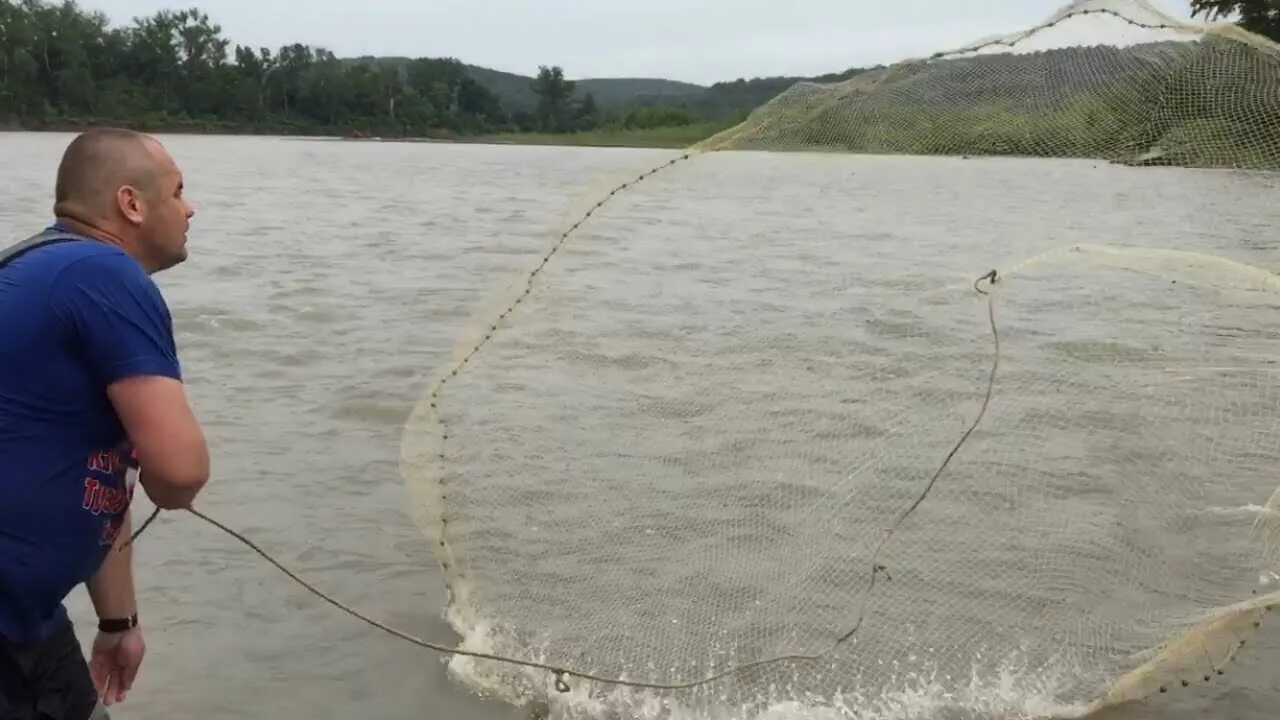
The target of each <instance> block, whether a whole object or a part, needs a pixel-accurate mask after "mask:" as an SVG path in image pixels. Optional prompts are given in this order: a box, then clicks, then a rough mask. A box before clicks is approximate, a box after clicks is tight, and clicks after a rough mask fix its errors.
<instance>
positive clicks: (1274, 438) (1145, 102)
mask: <svg viewBox="0 0 1280 720" xmlns="http://www.w3.org/2000/svg"><path fill="white" fill-rule="evenodd" d="M750 150H766V151H774V150H811V151H820V152H815V153H813V154H811V156H809V157H806V158H805V160H804V161H805V162H806V163H807V164H806V165H805V166H804V178H805V179H804V182H803V183H797V182H795V177H796V170H795V167H794V166H793V165H787V163H788V162H790V161H789V160H788V159H787V158H792V159H794V158H795V155H794V154H786V153H782V154H780V153H772V152H766V153H754V152H719V151H750ZM915 155H935V156H946V157H935V158H932V159H930V160H929V161H928V163H927V164H923V165H922V164H919V163H918V162H916V160H918V158H909V157H904V156H915ZM992 155H1014V156H1024V157H1023V158H1022V159H1016V160H1015V159H1008V158H1005V159H991V158H988V159H981V160H979V159H970V158H974V157H976V156H992ZM965 156H969V158H966V157H965ZM1025 156H1051V157H1054V158H1081V159H1085V160H1083V161H1079V162H1076V161H1065V160H1053V161H1040V160H1028V159H1025ZM1098 161H1111V163H1112V164H1108V163H1105V162H1098ZM1027 162H1044V163H1045V164H1044V167H1043V168H1042V169H1040V170H1038V171H1037V172H1038V173H1039V174H1038V175H1037V177H1039V178H1041V180H1040V182H1042V183H1043V186H1042V187H1041V188H1040V190H1038V191H1037V190H1034V189H1033V190H1031V191H1029V192H1028V191H1026V189H1025V188H1024V189H1022V190H1023V192H1022V194H1021V195H1018V198H1016V199H1010V200H1009V204H1010V207H1008V208H1001V207H993V206H990V205H985V206H976V207H971V208H970V210H969V212H970V214H969V215H965V216H964V217H955V216H954V215H952V216H948V217H946V218H941V217H940V216H938V215H936V214H933V213H932V212H931V211H930V210H929V205H930V203H933V202H941V199H943V198H946V199H949V201H950V204H951V206H952V207H954V206H955V205H956V201H955V198H956V197H960V196H962V193H964V192H965V191H966V189H968V188H973V187H975V186H981V185H983V183H991V182H994V181H993V180H992V179H991V178H992V177H994V176H998V175H999V173H1000V169H1001V168H1002V167H1004V166H1003V165H1001V163H1010V164H1014V163H1027ZM1117 165H1118V166H1117ZM1136 165H1176V166H1180V167H1179V168H1177V172H1182V173H1185V172H1201V173H1204V174H1205V177H1206V178H1208V177H1215V178H1216V177H1217V175H1215V173H1219V174H1220V172H1219V171H1215V170H1205V169H1204V168H1219V169H1229V170H1232V171H1238V170H1254V171H1267V170H1275V169H1280V48H1278V47H1277V46H1276V45H1275V44H1272V43H1269V42H1268V41H1266V40H1263V39H1260V38H1257V37H1254V36H1250V35H1247V34H1245V33H1243V32H1240V31H1238V30H1235V29H1231V28H1224V27H1219V26H1213V27H1199V26H1189V25H1183V24H1180V23H1178V22H1177V21H1175V20H1173V19H1171V18H1168V17H1165V16H1163V15H1161V14H1159V13H1157V12H1156V11H1155V10H1153V9H1152V8H1151V7H1149V6H1147V5H1145V4H1143V3H1138V2H1118V1H1108V2H1084V3H1076V4H1075V5H1072V6H1070V7H1068V8H1064V9H1063V10H1062V11H1061V12H1059V13H1057V14H1055V15H1054V16H1053V17H1052V18H1050V19H1049V21H1047V22H1046V23H1045V24H1044V25H1042V26H1039V27H1037V28H1034V29H1032V30H1031V31H1028V32H1025V33H1018V34H1015V35H1010V36H1005V37H1001V38H993V39H988V40H984V41H981V42H979V43H976V44H975V45H973V46H971V47H968V48H964V49H961V50H959V51H956V52H953V53H947V54H942V55H939V56H936V57H933V58H929V59H925V60H919V61H910V62H904V63H901V64H899V65H895V66H892V67H888V68H884V69H881V70H875V71H871V72H868V73H866V74H863V75H860V76H856V77H854V78H853V79H851V80H849V81H847V82H844V83H840V84H835V85H816V84H811V83H802V84H800V85H797V86H796V87H794V88H792V89H791V90H790V91H788V92H786V93H784V94H782V95H781V96H779V97H778V98H776V99H775V100H774V101H773V102H771V103H769V104H768V105H766V106H764V107H762V108H760V109H759V110H758V111H756V112H755V113H754V114H753V115H752V116H751V117H750V118H749V119H748V120H747V121H746V122H744V123H743V124H742V125H740V126H738V127H735V128H733V129H731V130H729V131H726V132H725V133H722V134H720V135H718V136H716V137H713V138H711V139H709V140H708V141H707V142H705V143H703V144H702V145H700V146H698V147H696V148H693V149H692V150H691V152H690V153H688V154H682V155H680V156H677V157H676V158H675V159H673V160H672V162H671V163H670V165H669V166H666V167H662V168H659V169H656V170H655V171H653V172H651V173H649V174H647V175H646V177H645V178H644V179H643V181H642V182H638V183H635V184H633V185H631V186H629V187H627V188H625V189H623V190H621V191H618V192H615V193H612V194H611V195H610V196H609V197H608V198H607V202H604V201H602V202H601V203H600V204H597V205H596V206H595V207H594V208H593V210H592V212H591V213H590V214H589V216H588V217H587V218H586V219H584V220H582V221H580V222H578V223H575V224H574V225H573V227H571V228H570V229H569V230H568V231H567V232H565V233H564V234H562V235H559V236H558V237H557V238H556V240H555V241H554V242H553V243H552V244H551V245H550V246H549V247H548V248H546V249H545V250H544V251H542V252H540V254H539V256H538V258H537V259H536V261H535V263H534V265H533V267H532V268H531V272H529V273H528V274H525V275H522V276H521V277H519V278H516V279H515V280H514V281H513V282H512V284H511V285H510V286H508V287H506V288H505V289H504V290H503V292H502V293H500V294H499V297H498V299H497V300H496V301H495V303H494V304H493V305H492V306H490V307H487V308H486V309H485V311H484V312H482V313H480V314H479V316H478V319H477V321H476V323H475V325H474V329H473V332H469V333H467V334H466V335H465V336H464V337H462V338H460V339H459V341H458V344H457V347H456V350H455V354H454V357H453V358H452V360H451V362H450V363H449V364H448V365H447V366H446V367H445V368H444V370H443V372H442V373H441V374H440V376H439V378H438V379H437V380H436V381H435V382H434V384H433V385H432V386H431V388H430V391H429V392H428V394H427V396H426V398H425V399H424V400H423V402H422V404H421V405H420V406H419V407H418V408H417V410H416V411H415V413H414V415H413V417H412V418H411V420H410V422H409V426H408V427H407V429H406V440H405V444H404V468H405V473H406V477H407V479H408V483H409V487H410V488H411V490H412V491H413V497H414V505H413V509H414V514H415V517H416V518H417V520H418V522H419V523H420V524H421V526H422V527H423V529H424V532H425V533H426V534H427V537H428V538H429V540H430V542H431V543H432V546H433V548H434V549H435V551H436V553H437V556H438V558H439V560H440V564H441V567H442V569H443V572H444V575H445V578H446V580H447V584H448V587H449V590H450V593H451V600H450V605H449V618H450V620H451V622H452V623H453V625H454V627H455V628H456V629H457V630H458V632H459V633H460V634H461V635H462V636H463V643H462V644H461V645H460V647H461V648H462V649H466V650H472V651H482V652H488V653H496V654H499V655H503V656H506V657H510V658H516V659H519V660H524V661H533V662H537V663H544V664H546V665H549V666H552V667H556V668H564V669H567V670H568V674H567V675H565V676H564V677H563V680H564V681H565V682H567V684H568V688H569V689H568V691H567V692H561V690H564V687H563V686H559V687H558V686H557V682H556V677H555V676H554V675H553V673H551V672H548V671H546V670H544V669H539V668H531V667H523V666H517V665H512V664H508V663H502V662H495V661H490V660H482V659H475V658H471V657H464V656H456V657H452V658H450V668H451V670H452V671H453V672H454V674H455V676H456V677H458V678H459V679H460V680H462V681H464V682H466V683H467V684H469V685H470V686H471V687H473V688H475V689H478V690H482V691H484V692H488V693H493V694H496V695H499V696H501V697H503V698H504V699H506V700H509V701H511V702H516V703H526V702H529V703H533V704H535V705H536V706H538V707H541V708H542V709H543V711H544V712H545V713H546V714H550V715H554V716H557V717H576V716H584V717H655V718H656V717H699V718H702V717H707V718H711V717H726V718H728V717H766V716H767V717H775V715H769V714H768V713H783V714H779V715H776V717H790V716H811V715H812V716H815V717H817V716H821V717H827V715H822V713H823V712H828V713H830V715H829V716H830V717H851V716H854V713H857V716H859V717H865V716H868V713H874V711H875V709H876V708H879V707H888V706H890V705H892V704H893V703H894V702H898V701H900V700H901V698H903V697H907V696H911V695H913V694H914V695H915V696H917V697H920V696H927V697H929V698H932V702H936V703H938V704H940V705H941V706H945V707H946V708H951V709H958V710H968V711H972V712H974V713H975V714H978V715H982V716H987V714H990V713H993V712H1000V713H1005V714H1006V715H1007V716H1023V715H1025V716H1036V715H1054V714H1078V713H1080V712H1084V711H1085V710H1088V709H1091V708H1096V707H1098V706H1100V705H1106V704H1111V703H1117V702H1123V701H1127V700H1132V699H1138V698H1142V697H1146V696H1148V695H1151V694H1155V693H1159V692H1161V691H1167V692H1175V691H1184V690H1183V687H1184V685H1189V684H1192V683H1195V684H1197V685H1203V684H1204V683H1205V682H1206V680H1208V681H1211V682H1212V681H1216V679H1217V678H1218V676H1219V675H1220V674H1221V673H1223V672H1226V671H1227V670H1228V667H1229V664H1230V661H1231V659H1232V657H1233V656H1234V655H1235V654H1236V653H1237V651H1238V650H1239V649H1240V647H1241V645H1242V644H1243V643H1247V641H1248V639H1249V637H1250V636H1251V633H1253V632H1254V631H1255V628H1256V626H1257V624H1258V623H1260V622H1262V620H1263V618H1264V615H1265V614H1266V612H1267V611H1268V610H1269V609H1270V608H1271V607H1272V606H1273V605H1274V604H1276V603H1277V602H1280V596H1278V595H1276V594H1273V593H1274V592H1275V588H1274V587H1273V586H1270V585H1269V584H1268V580H1269V579H1270V578H1274V576H1273V575H1271V571H1273V570H1280V567H1277V561H1280V555H1278V554H1277V546H1276V543H1275V542H1274V541H1275V540H1276V538H1277V534H1278V533H1280V526H1278V525H1277V523H1276V517H1277V515H1276V514H1275V513H1274V509H1273V508H1272V503H1273V497H1272V495H1273V493H1274V492H1275V490H1276V486H1277V482H1276V479H1277V478H1276V472H1277V470H1276V469H1277V468H1280V385H1278V384H1277V379H1278V378H1280V376H1278V375H1277V372H1278V371H1280V367H1278V366H1277V365H1276V364H1275V362H1276V360H1275V359H1276V358H1277V357H1280V335H1277V333H1276V332H1275V330H1274V324H1275V320H1274V319H1275V317H1277V315H1276V311H1277V309H1280V292H1278V291H1280V279H1278V278H1277V276H1275V275H1273V274H1272V273H1271V272H1270V271H1269V270H1266V269H1264V268H1265V266H1266V264H1267V261H1270V260H1274V259H1276V258H1275V256H1274V255H1267V254H1266V251H1265V249H1259V248H1261V246H1259V248H1255V249H1254V250H1250V247H1249V242H1248V239H1249V238H1257V237H1258V233H1259V232H1262V231H1260V230H1257V229H1252V230H1251V229H1249V228H1248V227H1245V228H1244V229H1236V230H1232V231H1230V232H1231V233H1235V234H1234V235H1231V237H1233V238H1243V240H1241V241H1239V242H1234V243H1227V244H1224V243H1221V242H1216V241H1214V240H1213V238H1215V237H1218V236H1221V235H1222V234H1223V233H1224V232H1227V231H1226V230H1224V228H1227V227H1228V226H1229V223H1228V219H1227V218H1224V217H1223V212H1224V211H1223V210H1221V209H1220V208H1222V207H1224V203H1225V202H1226V196H1227V195H1230V194H1231V193H1232V192H1233V190H1232V187H1234V186H1231V185H1229V184H1228V185H1225V186H1224V185H1223V184H1222V182H1224V181H1222V180H1221V178H1218V179H1217V180H1215V181H1214V182H1215V183H1217V184H1215V185H1213V187H1215V188H1217V189H1216V190H1214V191H1212V192H1209V191H1205V190H1204V189H1203V188H1198V187H1194V186H1193V187H1191V188H1190V189H1187V184H1186V180H1185V177H1182V179H1181V180H1180V181H1179V182H1175V181H1174V178H1173V176H1172V175H1168V174H1165V173H1171V172H1173V169H1165V168H1151V167H1141V168H1140V167H1130V166H1136ZM1099 167H1101V168H1104V169H1107V168H1109V169H1111V170H1112V171H1114V172H1118V173H1122V174H1124V175H1122V178H1123V179H1122V181H1121V182H1124V183H1127V185H1125V187H1126V188H1128V189H1127V190H1126V191H1125V193H1120V194H1117V193H1116V192H1115V191H1114V189H1112V188H1105V189H1099V190H1098V191H1097V195H1096V196H1089V197H1083V198H1070V199H1062V198H1055V196H1054V188H1055V181H1056V180H1057V179H1058V177H1059V176H1061V177H1066V176H1068V175H1079V174H1080V173H1087V172H1098V168H1099ZM1187 168H1201V170H1187ZM1125 173H1127V174H1125ZM1257 175H1258V176H1263V177H1264V178H1265V176H1266V173H1258V174H1257ZM744 177H748V178H751V179H752V181H751V182H748V183H743V182H741V179H742V178H744ZM1023 177H1027V176H1026V175H1024V176H1023ZM1109 177H1110V176H1109ZM1179 177H1181V176H1179ZM1231 177H1233V178H1236V180H1234V182H1238V183H1240V185H1239V186H1238V189H1239V190H1240V191H1241V192H1244V191H1245V189H1247V188H1248V189H1255V190H1254V191H1256V185H1251V184H1249V183H1257V182H1265V179H1262V180H1260V179H1258V177H1254V176H1252V175H1250V174H1244V175H1240V176H1239V177H1237V176H1236V175H1234V174H1233V175H1231ZM731 180H737V181H736V182H731ZM1179 183H1180V184H1179ZM1273 187H1274V185H1273ZM1179 188H1181V189H1179ZM1224 188H1225V189H1224ZM1009 192H1010V195H1011V196H1012V195H1017V194H1018V193H1017V192H1016V189H1010V191H1009ZM1178 192H1185V193H1186V198H1185V202H1182V203H1175V204H1179V205H1180V206H1181V207H1184V208H1185V213H1183V214H1175V215H1173V216H1170V215H1169V214H1168V213H1167V212H1166V213H1163V214H1158V215H1157V214H1152V213H1150V212H1148V211H1144V207H1147V206H1148V205H1149V204H1148V203H1146V202H1145V199H1146V198H1147V197H1150V196H1154V195H1156V194H1160V195H1162V196H1164V199H1165V200H1166V203H1165V205H1164V207H1168V202H1167V201H1168V200H1169V197H1170V195H1173V196H1174V198H1175V199H1176V197H1177V193H1178ZM885 193H899V194H906V195H908V196H909V197H914V198H916V203H917V205H918V207H919V208H920V211H919V213H916V214H912V215H909V216H902V215H891V214H890V213H889V212H888V211H883V210H881V209H879V208H878V206H877V205H878V204H877V197H883V195H884V194H885ZM1215 193H1216V194H1215ZM762 194H763V195H767V196H768V197H769V203H768V207H786V208H790V211H789V212H786V213H781V212H768V211H766V210H759V211H757V210H756V208H757V207H758V206H761V202H760V197H761V195H762ZM1148 194H1150V195H1148ZM1068 200H1069V201H1070V202H1072V203H1074V206H1075V207H1077V208H1079V207H1080V206H1081V203H1083V204H1084V206H1092V207H1094V208H1096V210H1097V212H1096V213H1093V214H1091V215H1089V216H1088V217H1084V218H1077V219H1076V220H1075V221H1074V222H1077V223H1081V224H1082V227H1076V228H1073V230H1074V234H1073V235H1072V237H1078V236H1079V235H1080V233H1081V232H1087V233H1093V234H1094V235H1095V236H1096V237H1097V239H1098V242H1096V243H1086V244H1079V243H1077V244H1070V245H1066V246H1063V245H1062V243H1061V240H1060V238H1059V237H1058V236H1057V232H1056V231H1055V229H1054V227H1053V224H1052V221H1051V220H1049V219H1048V218H1050V217H1052V213H1053V212H1054V211H1055V208H1057V207H1058V206H1059V205H1061V204H1062V203H1065V202H1068ZM993 202H995V204H997V205H998V204H999V202H1000V200H999V199H998V197H997V199H996V200H995V201H993ZM1227 204H1229V203H1227ZM832 206H839V208H840V210H839V212H828V211H826V210H824V208H830V207H832ZM898 207H901V205H899V206H898ZM673 208H684V210H680V211H676V210H673ZM688 208H693V209H692V210H691V211H689V210H688ZM1011 217H1012V218H1016V220H1013V221H1011V220H1010V218H1011ZM1011 222H1012V225H1010V223H1011ZM743 228H749V230H746V231H744V230H743ZM1175 228H1176V229H1175ZM1215 233H1217V235H1215ZM1173 237H1179V238H1191V239H1192V240H1184V241H1182V242H1185V243H1191V242H1192V241H1194V244H1195V245H1196V246H1190V245H1189V246H1187V247H1171V246H1168V244H1163V243H1162V241H1163V240H1166V239H1169V238H1173ZM690 238H693V239H695V240H690ZM1170 242H1172V241H1170ZM1215 242H1216V244H1215ZM1228 244H1229V245H1230V246H1231V247H1230V248H1229V249H1223V250H1222V252H1220V253H1215V252H1210V251H1209V250H1211V249H1212V248H1216V247H1220V246H1221V247H1224V248H1225V246H1226V245H1228ZM1263 244H1264V245H1265V243H1263ZM1270 247H1271V246H1270V245H1266V248H1270ZM992 269H994V270H995V273H994V275H990V274H988V271H989V270H992ZM957 448H958V449H957ZM1276 504H1277V505H1280V501H1277V503H1276ZM778 658H782V659H779V660H777V661H776V662H770V660H773V659H778ZM744 665H746V666H749V667H747V668H746V669H742V668H743V666H744ZM725 673H727V674H725ZM580 674H590V675H593V676H596V678H597V679H584V678H582V677H575V675H580ZM722 674H723V675H722ZM717 676H719V677H717ZM712 677H715V678H716V679H714V680H710V681H707V682H702V681H704V680H706V679H707V678H712ZM653 685H658V686H677V685H688V687H681V688H675V687H647V686H653ZM992 688H995V689H994V690H993V689H992ZM915 707H916V708H917V710H918V709H919V706H918V705H917V706H915ZM788 713H789V714H788ZM913 717H914V715H913Z"/></svg>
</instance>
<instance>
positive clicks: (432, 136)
mask: <svg viewBox="0 0 1280 720" xmlns="http://www.w3.org/2000/svg"><path fill="white" fill-rule="evenodd" d="M101 125H111V126H115V127H127V128H131V129H134V130H138V131H141V132H149V133H156V134H176V135H259V136H275V137H279V136H287V137H308V138H317V139H324V138H329V139H342V140H351V141H371V142H427V143H431V142H435V143H481V144H493V145H563V146H576V147H635V148H682V147H688V146H690V145H693V144H695V143H697V142H699V141H701V140H704V139H706V138H708V137H711V136H712V135H714V134H716V133H717V132H720V131H721V130H724V129H725V128H728V127H730V126H731V125H730V124H729V123H700V124H694V125H683V126H674V127H658V128H648V129H643V130H627V129H621V128H616V129H597V130H586V131H582V132H576V133H537V132H500V133H480V134H457V133H452V132H449V131H446V130H440V131H437V132H427V133H424V134H422V135H405V134H403V133H402V132H401V131H399V130H398V129H396V128H390V127H386V128H368V127H341V126H339V127H324V126H311V125H302V124H284V123H241V122H219V121H203V120H170V119H139V120H127V121H122V120H114V119H107V118H93V119H79V118H60V119H57V120H47V121H34V122H33V121H26V122H19V121H13V120H10V121H8V122H0V130H7V131H16V132H21V131H27V132H80V131H83V130H85V129H87V128H89V127H94V126H101Z"/></svg>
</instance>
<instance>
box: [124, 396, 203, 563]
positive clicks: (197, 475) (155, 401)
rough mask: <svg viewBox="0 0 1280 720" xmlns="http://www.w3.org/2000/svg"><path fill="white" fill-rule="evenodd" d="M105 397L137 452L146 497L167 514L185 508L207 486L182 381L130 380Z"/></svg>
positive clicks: (197, 428)
mask: <svg viewBox="0 0 1280 720" xmlns="http://www.w3.org/2000/svg"><path fill="white" fill-rule="evenodd" d="M107 396H108V397H109V398H111V403H112V404H113V405H114V406H115V409H116V414H117V415H119V416H120V423H121V424H122V425H123V426H124V430H125V434H126V435H128V437H129V441H130V442H131V443H132V444H133V447H134V450H135V451H136V452H137V458H138V465H139V466H140V467H141V471H140V472H139V475H138V480H139V482H140V483H141V484H142V488H143V490H145V491H146V493H147V497H149V498H151V502H153V503H155V504H156V506H157V507H161V508H164V509H166V510H174V509H179V508H186V507H190V506H191V503H192V501H193V500H195V498H196V495H197V494H199V493H200V490H201V489H202V488H203V487H204V486H205V483H207V482H209V448H208V446H207V445H206V443H205V439H204V433H203V432H202V431H201V430H200V424H199V423H198V422H197V421H196V418H195V414H194V413H193V412H192V411H191V405H190V404H189V403H188V401H187V393H186V390H185V388H184V387H183V385H182V383H181V382H180V381H178V380H175V379H173V378H169V377H163V376H158V375H143V376H137V377H129V378H125V379H123V380H119V381H117V382H114V383H112V384H111V385H109V386H107ZM126 552H127V551H126Z"/></svg>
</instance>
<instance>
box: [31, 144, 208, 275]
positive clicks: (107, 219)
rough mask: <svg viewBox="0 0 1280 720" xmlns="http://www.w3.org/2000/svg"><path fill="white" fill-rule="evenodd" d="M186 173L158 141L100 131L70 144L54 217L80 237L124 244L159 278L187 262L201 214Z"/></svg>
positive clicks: (57, 185)
mask: <svg viewBox="0 0 1280 720" xmlns="http://www.w3.org/2000/svg"><path fill="white" fill-rule="evenodd" d="M183 190H184V186H183V180H182V171H181V170H179V169H178V166H177V164H176V163H174V161H173V158H172V157H170V156H169V153H168V151H166V150H165V149H164V146H162V145H161V144H160V143H159V142H158V141H156V140H155V139H154V138H152V137H150V136H148V135H144V134H142V133H138V132H134V131H132V130H121V129H117V128H98V129H94V130H89V131H87V132H85V133H82V134H81V135H78V136H77V137H76V138H75V139H74V140H72V141H71V143H70V144H69V145H67V149H66V151H65V152H63V155H62V162H61V163H59V165H58V178H57V182H56V183H55V186H54V205H53V214H54V216H55V217H57V219H58V222H59V223H61V224H62V225H63V226H65V227H67V228H68V229H70V230H72V231H73V232H77V233H80V234H82V235H88V236H92V237H96V238H98V239H99V240H104V241H106V242H110V243H112V244H115V245H119V246H120V247H122V248H124V250H125V251H126V252H127V253H129V255H131V256H132V257H134V258H135V259H137V260H138V261H139V262H140V263H142V265H143V266H144V267H146V268H147V269H148V270H149V271H151V272H157V271H159V270H163V269H164V268H167V267H171V266H173V265H175V264H177V263H179V262H182V261H183V260H184V259H186V256H187V254H186V242H187V240H186V236H187V228H188V226H189V223H190V220H191V216H192V215H194V214H195V211H194V210H192V208H191V205H190V204H189V203H188V202H187V200H186V197H185V195H184V192H183Z"/></svg>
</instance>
